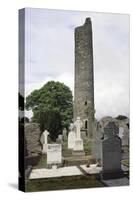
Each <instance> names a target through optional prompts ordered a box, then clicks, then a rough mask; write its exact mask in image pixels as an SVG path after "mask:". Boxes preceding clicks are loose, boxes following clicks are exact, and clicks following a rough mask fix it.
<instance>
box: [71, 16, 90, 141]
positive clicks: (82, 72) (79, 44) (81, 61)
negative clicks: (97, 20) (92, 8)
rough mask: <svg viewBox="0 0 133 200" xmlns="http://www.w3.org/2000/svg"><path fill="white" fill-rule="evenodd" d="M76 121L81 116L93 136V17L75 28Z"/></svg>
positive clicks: (88, 131)
mask: <svg viewBox="0 0 133 200" xmlns="http://www.w3.org/2000/svg"><path fill="white" fill-rule="evenodd" d="M74 89H75V91H74V121H75V120H76V118H77V117H80V118H81V120H82V121H83V123H84V127H83V129H85V130H86V131H87V134H88V135H89V136H90V137H91V136H92V135H93V123H94V78H93V44H92V25H91V19H90V18H87V19H86V21H85V24H84V25H83V26H80V27H76V28H75V88H74Z"/></svg>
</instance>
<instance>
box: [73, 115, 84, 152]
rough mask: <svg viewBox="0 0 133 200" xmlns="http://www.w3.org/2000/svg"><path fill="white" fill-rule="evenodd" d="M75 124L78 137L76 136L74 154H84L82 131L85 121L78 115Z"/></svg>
mask: <svg viewBox="0 0 133 200" xmlns="http://www.w3.org/2000/svg"><path fill="white" fill-rule="evenodd" d="M74 126H75V127H76V138H75V144H74V148H73V154H77V155H81V154H82V155H84V146H83V140H82V139H81V132H80V131H81V128H82V126H83V123H82V121H81V120H80V117H77V120H76V122H75V123H74Z"/></svg>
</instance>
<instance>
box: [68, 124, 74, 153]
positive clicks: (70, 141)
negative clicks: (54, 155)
mask: <svg viewBox="0 0 133 200" xmlns="http://www.w3.org/2000/svg"><path fill="white" fill-rule="evenodd" d="M69 129H70V131H69V133H68V149H73V148H74V145H75V139H76V133H75V132H74V124H73V123H71V124H70V127H69Z"/></svg>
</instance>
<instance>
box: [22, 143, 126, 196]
mask: <svg viewBox="0 0 133 200" xmlns="http://www.w3.org/2000/svg"><path fill="white" fill-rule="evenodd" d="M84 150H85V154H86V158H87V159H89V158H90V157H91V140H89V139H85V140H84ZM123 151H126V153H124V154H123V159H122V164H123V165H125V166H127V167H129V156H128V147H127V146H125V147H124V149H123ZM62 156H63V158H65V159H66V160H67V158H68V160H69V162H66V163H65V164H64V165H65V166H74V165H76V166H77V167H78V168H79V169H80V170H81V168H80V164H81V163H82V161H81V163H77V162H76V161H75V160H74V159H73V157H72V150H70V149H68V147H67V141H64V142H63V143H62ZM86 163H87V161H86ZM41 168H47V157H46V155H42V156H41V157H40V160H39V161H38V163H37V164H36V165H35V166H33V167H32V169H41ZM127 178H129V175H127ZM96 187H97V188H98V187H107V185H106V183H104V182H102V181H101V180H100V178H99V176H96V175H89V174H85V173H83V175H75V176H65V177H51V178H40V179H32V180H30V179H29V180H27V181H26V187H25V188H26V191H27V192H34V191H47V190H64V189H80V188H96Z"/></svg>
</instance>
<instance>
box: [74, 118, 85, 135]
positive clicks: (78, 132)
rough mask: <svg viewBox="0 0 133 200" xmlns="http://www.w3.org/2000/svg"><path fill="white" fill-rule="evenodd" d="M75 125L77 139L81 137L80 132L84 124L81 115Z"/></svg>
mask: <svg viewBox="0 0 133 200" xmlns="http://www.w3.org/2000/svg"><path fill="white" fill-rule="evenodd" d="M74 125H75V127H76V138H77V139H81V134H80V130H81V128H82V126H83V123H82V121H81V120H80V117H77V120H76V122H75V123H74Z"/></svg>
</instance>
